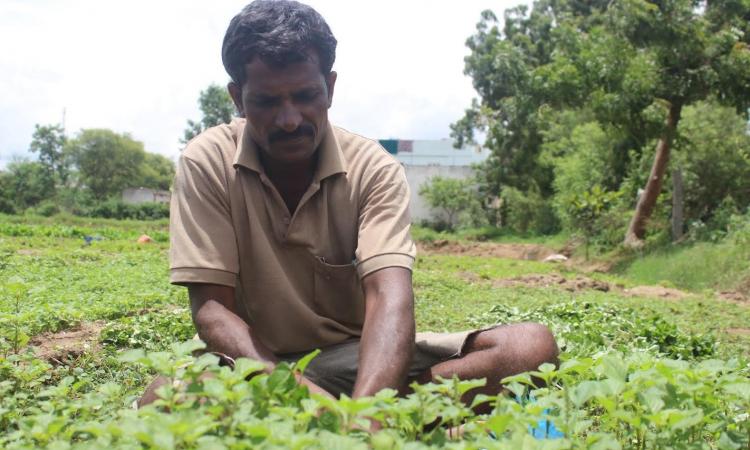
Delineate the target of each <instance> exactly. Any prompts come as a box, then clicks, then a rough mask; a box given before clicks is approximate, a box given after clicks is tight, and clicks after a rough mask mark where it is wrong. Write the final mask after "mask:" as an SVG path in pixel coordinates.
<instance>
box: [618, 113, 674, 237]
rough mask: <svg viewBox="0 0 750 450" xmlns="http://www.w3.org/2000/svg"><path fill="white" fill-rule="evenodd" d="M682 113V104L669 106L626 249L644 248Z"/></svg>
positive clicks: (630, 228)
mask: <svg viewBox="0 0 750 450" xmlns="http://www.w3.org/2000/svg"><path fill="white" fill-rule="evenodd" d="M681 112H682V105H681V104H679V103H678V104H671V105H670V106H669V113H668V114H667V120H666V124H665V127H664V132H663V133H662V135H661V137H660V138H659V142H658V143H657V144H656V155H654V164H653V165H652V166H651V174H650V175H649V177H648V181H647V182H646V187H645V188H644V190H643V194H641V197H640V198H639V199H638V204H637V205H636V207H635V213H634V214H633V219H632V220H631V221H630V226H628V231H627V232H626V233H625V242H624V243H623V244H624V245H625V247H630V248H640V247H642V246H643V238H644V237H645V236H646V223H647V222H648V219H649V218H650V217H651V213H652V212H653V210H654V206H655V205H656V200H657V198H659V193H660V192H661V183H662V180H663V179H664V173H665V172H666V170H667V163H668V162H669V150H670V147H671V145H672V139H673V138H674V135H675V130H677V123H678V122H679V121H680V113H681Z"/></svg>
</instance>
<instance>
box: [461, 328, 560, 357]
mask: <svg viewBox="0 0 750 450" xmlns="http://www.w3.org/2000/svg"><path fill="white" fill-rule="evenodd" d="M475 343H476V345H477V346H478V347H480V348H481V349H490V348H491V349H492V350H494V351H496V352H498V353H500V354H506V355H507V354H508V353H509V352H510V353H513V354H515V355H518V356H519V357H521V358H522V359H525V360H528V361H529V362H532V363H534V364H536V363H538V364H536V365H537V366H539V365H541V364H543V363H545V362H549V363H552V364H557V362H558V359H557V357H558V355H559V353H560V350H559V349H558V347H557V341H556V340H555V336H554V335H553V334H552V331H551V330H550V329H549V328H548V327H547V326H546V325H543V324H541V323H534V322H523V323H515V324H509V325H503V326H500V327H497V328H493V329H491V330H486V331H483V332H481V333H480V334H479V335H477V338H476V341H475ZM535 368H536V367H535Z"/></svg>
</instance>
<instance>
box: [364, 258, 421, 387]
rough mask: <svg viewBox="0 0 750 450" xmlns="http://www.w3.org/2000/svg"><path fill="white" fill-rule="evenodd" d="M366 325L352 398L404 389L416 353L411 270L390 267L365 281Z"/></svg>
mask: <svg viewBox="0 0 750 450" xmlns="http://www.w3.org/2000/svg"><path fill="white" fill-rule="evenodd" d="M362 285H363V288H364V292H365V325H364V328H363V329H362V339H361V341H360V347H359V370H358V371H357V381H356V383H355V384H354V392H353V394H352V397H354V398H356V397H364V396H369V395H374V394H375V393H377V392H378V391H380V390H381V389H385V388H392V389H399V390H400V389H401V388H403V384H404V383H405V381H406V376H407V375H408V372H409V366H410V364H411V360H412V357H413V354H414V328H415V326H414V295H413V293H412V285H411V271H409V270H408V269H405V268H402V267H387V268H385V269H381V270H378V271H376V272H373V273H371V274H369V275H367V276H366V277H365V278H364V279H363V280H362Z"/></svg>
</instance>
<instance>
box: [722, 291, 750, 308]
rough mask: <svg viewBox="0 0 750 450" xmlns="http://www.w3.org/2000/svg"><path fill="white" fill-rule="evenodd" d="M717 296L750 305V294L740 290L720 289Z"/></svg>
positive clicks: (739, 303)
mask: <svg viewBox="0 0 750 450" xmlns="http://www.w3.org/2000/svg"><path fill="white" fill-rule="evenodd" d="M718 295H719V298H720V299H722V300H726V301H728V302H731V303H736V304H738V305H743V306H750V296H749V295H748V294H745V293H743V292H740V291H722V292H719V293H718Z"/></svg>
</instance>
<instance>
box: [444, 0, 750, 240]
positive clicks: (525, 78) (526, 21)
mask: <svg viewBox="0 0 750 450" xmlns="http://www.w3.org/2000/svg"><path fill="white" fill-rule="evenodd" d="M748 23H750V4H748V3H747V2H737V1H719V2H710V3H706V2H699V1H692V0H668V1H660V2H650V1H646V0H623V1H618V2H599V1H592V2H580V1H576V0H569V1H566V0H538V1H536V2H534V5H533V9H532V10H531V12H530V13H527V10H526V8H525V7H517V8H513V9H510V10H507V11H506V12H505V25H504V27H503V29H502V31H501V29H500V27H499V24H498V21H497V19H496V17H495V16H494V15H493V14H492V13H490V12H485V13H483V15H482V19H481V21H480V23H479V25H478V26H477V33H476V34H475V35H474V36H472V37H471V38H470V39H469V41H468V42H467V45H468V47H469V48H470V50H471V54H470V55H469V56H468V57H467V58H466V73H467V74H468V75H470V76H471V77H472V79H473V83H474V87H475V88H476V90H477V92H478V93H479V96H480V100H478V101H477V100H475V101H474V102H473V103H472V107H471V108H469V109H468V110H467V111H466V114H465V115H464V117H463V118H462V119H460V120H459V121H458V122H456V123H455V124H454V125H453V126H452V130H453V135H454V137H455V138H456V140H457V142H458V143H459V144H460V143H463V141H465V140H471V139H473V135H474V134H473V133H474V130H479V131H483V132H484V133H486V136H487V138H486V142H485V145H487V146H488V147H489V148H490V149H491V150H492V154H491V157H490V158H489V159H488V160H487V162H486V163H485V164H484V166H483V167H482V170H481V173H482V180H483V181H482V187H483V189H485V190H486V191H489V192H488V193H495V192H497V191H498V190H500V189H502V187H503V186H512V187H515V188H518V189H519V190H521V191H523V192H529V191H530V190H533V191H534V192H539V193H540V194H541V195H542V196H543V197H545V198H546V197H549V196H550V195H553V194H554V192H555V187H556V186H555V183H554V181H553V180H554V178H555V176H556V172H555V171H554V170H553V168H554V167H555V166H556V164H555V163H554V161H553V159H550V158H549V157H547V156H545V154H544V153H545V152H544V151H543V148H544V146H545V145H546V146H548V147H549V144H550V141H549V138H550V135H549V134H545V133H547V132H548V131H549V129H550V125H551V124H553V125H554V120H556V119H557V118H559V117H560V116H559V114H558V113H559V112H560V111H571V110H573V111H579V112H580V114H583V115H591V116H592V119H593V120H594V121H596V122H598V123H599V125H600V128H601V129H602V130H604V131H605V133H606V136H607V139H606V141H607V142H609V144H608V145H607V146H605V147H602V148H601V152H604V153H607V154H609V156H608V157H607V171H608V173H607V174H606V177H604V179H606V180H608V181H607V185H608V188H610V189H616V188H617V187H618V186H623V185H624V184H623V183H624V181H626V180H625V177H626V176H627V174H628V170H627V168H629V167H631V166H632V164H631V162H632V160H633V159H634V158H635V160H636V161H639V160H640V157H641V155H642V154H643V151H644V149H645V148H646V145H649V143H650V142H653V140H657V141H658V144H657V145H656V150H657V151H656V155H655V158H654V162H653V164H652V169H651V174H650V176H649V178H648V182H647V183H646V189H645V192H644V194H643V195H642V196H641V199H640V201H639V202H638V205H637V207H636V212H635V213H634V215H633V219H632V220H631V226H630V227H629V231H628V233H627V236H628V237H627V239H626V241H627V243H628V245H638V243H639V242H641V239H643V237H644V235H645V231H646V223H647V220H648V218H649V216H650V214H651V212H652V211H653V208H654V205H655V204H656V198H657V197H658V195H659V192H660V190H661V182H662V180H663V178H664V174H665V170H666V168H667V163H668V160H669V153H670V147H671V145H672V140H673V138H674V136H675V134H676V132H677V129H678V125H679V121H680V117H681V112H682V108H683V107H685V106H687V105H689V104H692V103H694V102H696V101H698V100H700V99H704V98H707V97H709V96H712V95H713V96H715V97H716V98H717V100H718V101H720V102H722V103H724V104H728V105H731V106H733V107H734V108H736V110H737V111H739V112H741V113H742V114H744V115H745V117H746V116H747V108H748V106H750V47H749V46H748V39H750V25H748ZM579 122H581V123H584V122H583V121H579ZM576 126H577V125H576ZM563 134H564V133H563ZM568 153H569V151H568V150H566V151H563V152H562V153H558V154H557V155H553V156H554V157H565V155H566V154H568ZM649 153H650V152H649ZM600 157H601V156H600ZM628 186H629V185H628ZM625 198H630V196H629V195H626V196H625Z"/></svg>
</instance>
